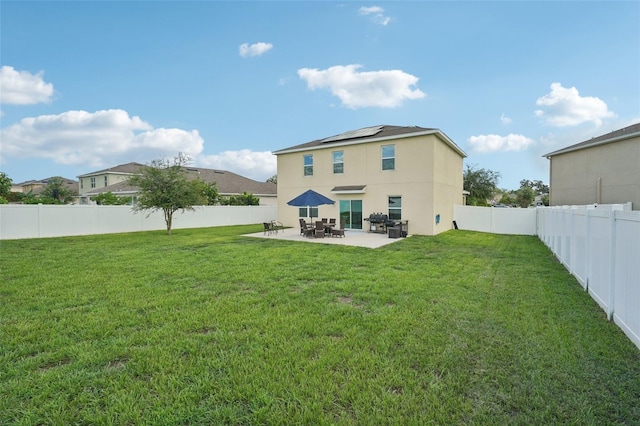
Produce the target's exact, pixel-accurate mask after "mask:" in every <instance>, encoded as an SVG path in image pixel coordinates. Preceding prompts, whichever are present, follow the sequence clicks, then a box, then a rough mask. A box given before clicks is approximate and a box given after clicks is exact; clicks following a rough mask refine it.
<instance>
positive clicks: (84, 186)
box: [78, 173, 130, 195]
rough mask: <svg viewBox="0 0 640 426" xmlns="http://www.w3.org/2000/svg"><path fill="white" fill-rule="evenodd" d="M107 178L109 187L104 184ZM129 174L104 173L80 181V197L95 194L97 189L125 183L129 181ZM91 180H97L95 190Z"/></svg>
mask: <svg viewBox="0 0 640 426" xmlns="http://www.w3.org/2000/svg"><path fill="white" fill-rule="evenodd" d="M105 176H107V185H105V184H104V177H105ZM129 176H130V175H129V174H122V173H103V174H100V175H95V176H88V177H83V178H80V179H79V186H78V187H79V190H78V192H79V193H80V195H84V194H86V193H87V192H93V191H95V190H96V189H100V188H104V187H105V186H109V185H114V184H116V183H119V182H123V181H125V180H127V179H129ZM91 178H95V179H96V186H95V188H92V187H91Z"/></svg>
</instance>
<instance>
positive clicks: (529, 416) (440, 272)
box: [0, 225, 640, 425]
mask: <svg viewBox="0 0 640 426" xmlns="http://www.w3.org/2000/svg"><path fill="white" fill-rule="evenodd" d="M261 228H262V225H259V226H258V225H255V226H236V227H224V228H208V229H193V230H176V231H175V232H174V235H172V236H167V235H165V233H164V232H163V231H159V232H144V233H132V234H117V235H102V236H90V237H72V238H53V239H37V240H21V241H3V242H1V243H0V424H2V425H4V424H24V425H28V424H29V425H30V424H56V425H58V424H59V425H67V424H118V425H119V424H190V425H194V424H238V425H246V424H283V425H285V424H286V425H288V424H309V425H318V424H320V425H321V424H346V425H349V424H357V425H379V424H399V425H407V424H409V425H411V424H415V425H424V424H445V425H449V424H483V425H484V424H490V425H491V424H495V425H505V424H545V425H546V424H576V425H589V424H592V425H603V424H640V402H639V401H640V351H639V350H638V349H637V348H636V347H635V346H634V345H633V344H632V343H631V342H630V341H629V340H628V339H627V338H626V337H625V336H624V334H623V333H622V332H621V331H620V330H619V328H618V327H617V326H616V325H615V324H613V323H611V322H608V321H607V320H606V317H605V315H604V313H603V312H602V310H601V309H600V308H599V307H597V305H596V304H595V302H593V301H592V300H591V298H590V297H589V296H588V295H587V294H586V293H585V292H584V291H583V290H582V288H581V287H580V286H579V285H578V284H577V282H576V281H575V280H574V279H573V278H572V277H571V276H570V275H569V274H568V272H567V271H566V270H565V269H564V268H563V267H562V266H561V265H560V264H559V263H558V262H557V261H556V260H555V258H554V257H553V255H552V254H551V253H550V252H549V251H548V250H547V248H546V247H545V246H544V245H543V244H542V243H541V242H540V241H539V240H538V239H537V238H535V237H526V236H503V235H491V234H482V233H474V232H465V231H450V232H447V233H445V234H441V235H439V236H436V237H411V238H407V239H404V240H402V241H399V242H396V243H394V244H391V245H389V246H386V247H383V248H379V249H376V250H371V249H365V248H357V247H347V246H337V245H324V244H308V243H304V242H288V241H277V240H269V239H256V238H247V237H242V236H241V234H243V233H249V232H259V231H261V230H262V229H261Z"/></svg>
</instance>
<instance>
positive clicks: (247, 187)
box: [84, 163, 277, 197]
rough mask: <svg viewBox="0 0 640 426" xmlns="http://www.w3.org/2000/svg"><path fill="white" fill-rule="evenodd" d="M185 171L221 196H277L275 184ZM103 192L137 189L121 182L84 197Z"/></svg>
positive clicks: (206, 171)
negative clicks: (211, 187)
mask: <svg viewBox="0 0 640 426" xmlns="http://www.w3.org/2000/svg"><path fill="white" fill-rule="evenodd" d="M130 164H131V163H130ZM143 167H146V166H143ZM185 169H186V170H187V173H188V175H189V176H190V177H191V178H194V179H195V178H196V177H199V178H200V179H202V180H203V181H204V182H206V183H213V182H215V183H216V186H217V187H218V192H219V193H220V194H221V195H231V194H242V193H243V192H245V191H246V192H249V193H251V194H253V195H255V196H263V197H264V196H276V194H277V186H276V184H275V183H271V182H258V181H255V180H253V179H249V178H247V177H244V176H240V175H238V174H235V173H232V172H229V171H226V170H215V169H203V168H199V167H185ZM138 170H139V169H138ZM104 192H112V193H114V194H120V195H125V194H126V195H131V194H135V193H137V192H138V188H137V187H135V186H132V185H130V184H129V182H128V181H123V182H118V183H115V184H113V185H109V186H105V187H103V188H95V189H94V190H92V191H89V192H87V193H85V194H84V195H86V196H91V195H98V194H102V193H104Z"/></svg>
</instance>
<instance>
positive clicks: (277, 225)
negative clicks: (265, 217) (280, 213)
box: [271, 220, 284, 234]
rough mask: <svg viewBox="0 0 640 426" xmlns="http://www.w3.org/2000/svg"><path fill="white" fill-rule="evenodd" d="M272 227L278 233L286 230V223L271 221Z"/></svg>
mask: <svg viewBox="0 0 640 426" xmlns="http://www.w3.org/2000/svg"><path fill="white" fill-rule="evenodd" d="M271 228H272V229H273V230H274V231H275V233H276V234H277V233H278V231H284V225H283V224H282V223H281V222H278V221H277V220H272V221H271Z"/></svg>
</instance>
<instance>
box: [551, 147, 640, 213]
mask: <svg viewBox="0 0 640 426" xmlns="http://www.w3.org/2000/svg"><path fill="white" fill-rule="evenodd" d="M549 182H550V190H551V192H550V195H549V203H550V205H552V206H557V205H583V204H593V203H599V204H617V203H627V202H631V203H632V208H633V209H634V210H640V138H632V139H627V140H623V141H619V142H613V143H608V144H604V145H599V146H595V147H592V148H586V149H582V150H579V151H573V152H567V153H565V154H560V155H555V156H553V157H552V158H551V165H550V179H549Z"/></svg>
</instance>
